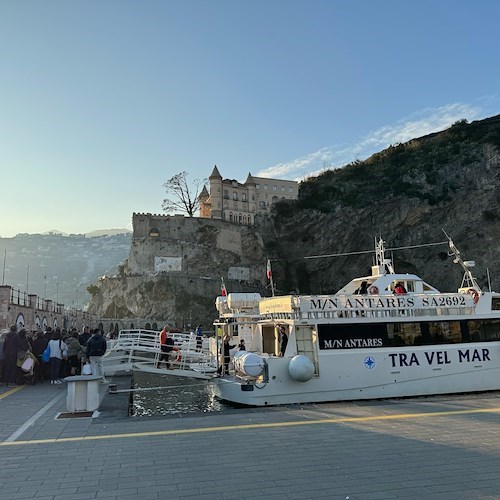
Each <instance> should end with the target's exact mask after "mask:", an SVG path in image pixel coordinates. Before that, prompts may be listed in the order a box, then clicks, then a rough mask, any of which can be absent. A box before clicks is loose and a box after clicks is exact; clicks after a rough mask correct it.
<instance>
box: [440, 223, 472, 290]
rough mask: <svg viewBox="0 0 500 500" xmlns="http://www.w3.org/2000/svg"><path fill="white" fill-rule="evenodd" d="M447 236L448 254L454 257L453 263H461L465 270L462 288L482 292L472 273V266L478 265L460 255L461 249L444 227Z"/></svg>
mask: <svg viewBox="0 0 500 500" xmlns="http://www.w3.org/2000/svg"><path fill="white" fill-rule="evenodd" d="M442 231H443V233H444V234H445V236H446V237H447V238H448V248H449V251H448V256H449V257H454V259H453V263H454V264H460V266H461V267H462V269H463V270H464V277H463V278H462V286H461V288H473V289H474V290H476V291H478V292H481V287H480V286H479V285H478V284H477V281H476V278H474V276H473V275H472V271H471V268H472V267H474V266H475V265H476V263H475V262H474V261H473V260H465V261H464V260H463V259H462V257H461V256H460V251H459V250H458V248H457V247H456V246H455V243H453V240H452V239H451V238H450V237H449V236H448V235H447V234H446V231H445V230H444V229H442Z"/></svg>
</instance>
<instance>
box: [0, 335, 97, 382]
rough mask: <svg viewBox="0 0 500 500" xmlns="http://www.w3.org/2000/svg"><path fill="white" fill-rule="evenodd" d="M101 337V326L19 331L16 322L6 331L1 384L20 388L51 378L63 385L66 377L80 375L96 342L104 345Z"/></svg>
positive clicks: (1, 343) (0, 344)
mask: <svg viewBox="0 0 500 500" xmlns="http://www.w3.org/2000/svg"><path fill="white" fill-rule="evenodd" d="M99 337H100V338H99ZM100 339H103V336H102V332H101V330H100V329H98V328H97V329H94V330H93V332H92V333H91V331H90V328H89V327H88V326H85V327H83V329H82V331H81V332H80V333H79V332H78V331H77V330H76V328H72V329H70V330H69V331H68V330H66V329H60V328H55V329H54V330H53V329H52V328H50V327H48V328H47V329H46V330H45V331H41V330H40V331H36V332H32V331H29V330H27V329H24V328H22V329H19V330H18V328H17V327H16V326H15V325H14V326H11V327H10V329H5V330H2V332H1V333H0V385H3V386H8V387H16V386H17V385H22V384H36V383H40V382H44V381H48V380H50V383H52V384H60V383H62V382H63V380H64V378H65V377H69V376H71V375H80V374H81V372H82V367H83V366H84V365H85V363H87V362H88V361H89V358H90V357H91V356H92V354H93V353H92V351H91V348H92V349H93V344H95V343H96V342H97V343H101V344H102V340H100ZM103 340H104V339H103ZM51 341H54V342H51ZM49 342H51V343H50V346H49ZM105 344H106V342H105V341H104V345H105ZM47 346H49V348H50V358H49V362H44V361H43V360H42V355H43V353H44V351H45V349H46V348H47ZM29 360H31V361H29ZM28 367H29V369H27V368H28Z"/></svg>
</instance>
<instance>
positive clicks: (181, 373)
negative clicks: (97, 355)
mask: <svg viewBox="0 0 500 500" xmlns="http://www.w3.org/2000/svg"><path fill="white" fill-rule="evenodd" d="M168 336H169V337H170V338H172V339H173V340H174V346H173V350H172V351H171V352H170V353H169V355H168V364H169V368H167V361H166V360H162V361H161V362H160V359H161V355H162V354H165V353H162V351H161V344H160V333H159V332H156V331H152V330H142V329H135V330H122V331H121V332H120V333H119V334H118V340H117V341H116V342H115V343H114V345H113V346H112V348H111V349H110V350H109V351H108V353H106V356H105V358H104V371H105V373H106V374H111V373H118V372H123V371H124V372H129V371H131V370H139V371H144V372H149V373H158V374H165V375H174V376H177V377H192V378H202V379H210V378H212V377H213V374H214V373H215V372H216V371H217V357H216V356H215V355H214V354H213V353H212V350H211V348H210V342H209V340H210V339H207V338H202V343H201V344H202V345H201V347H200V346H199V344H198V343H197V339H196V335H195V334H194V333H172V332H169V333H168Z"/></svg>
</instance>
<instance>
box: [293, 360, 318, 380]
mask: <svg viewBox="0 0 500 500" xmlns="http://www.w3.org/2000/svg"><path fill="white" fill-rule="evenodd" d="M288 373H289V374H290V377H292V378H293V380H296V381H297V382H307V381H308V380H311V379H312V377H313V375H314V365H313V362H312V361H311V360H310V359H309V358H308V357H307V356H304V355H303V354H298V355H297V356H294V357H293V358H292V359H291V360H290V363H288Z"/></svg>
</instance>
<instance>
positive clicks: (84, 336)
mask: <svg viewBox="0 0 500 500" xmlns="http://www.w3.org/2000/svg"><path fill="white" fill-rule="evenodd" d="M90 337H92V334H91V333H90V328H89V327H88V326H84V327H83V331H82V333H81V334H80V335H79V336H78V342H80V345H82V346H86V345H87V342H88V341H89V339H90Z"/></svg>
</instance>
